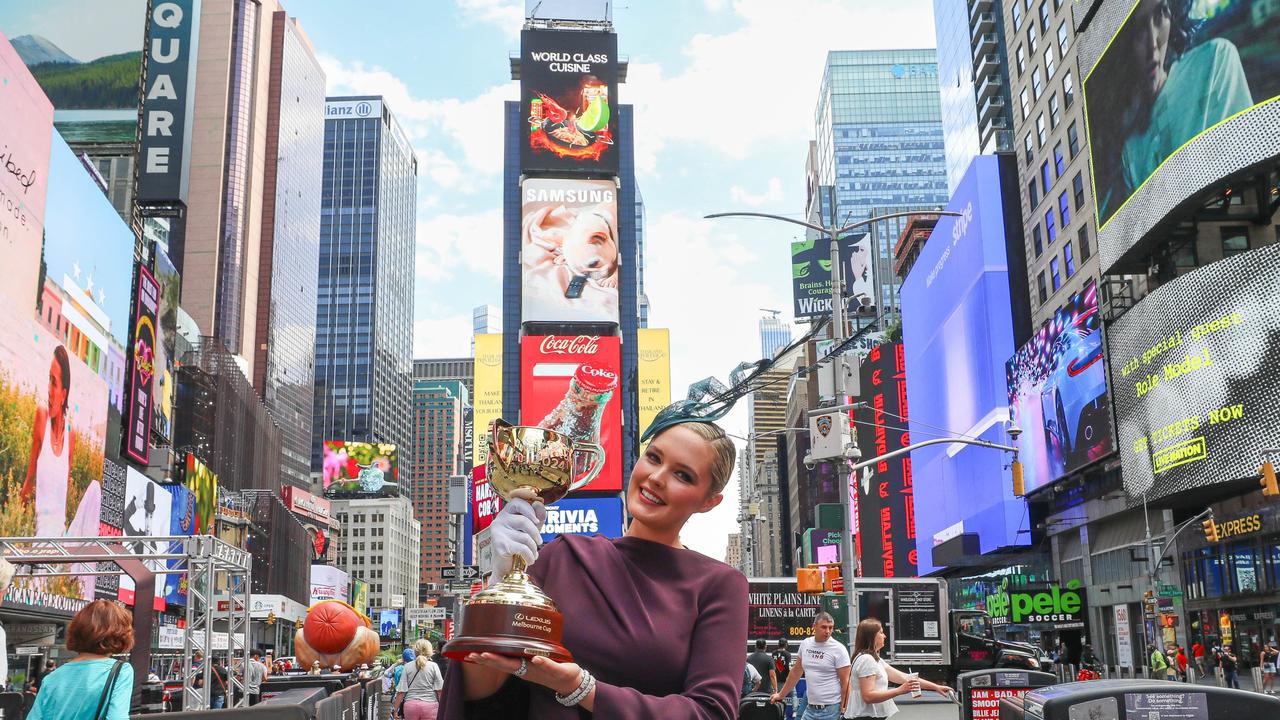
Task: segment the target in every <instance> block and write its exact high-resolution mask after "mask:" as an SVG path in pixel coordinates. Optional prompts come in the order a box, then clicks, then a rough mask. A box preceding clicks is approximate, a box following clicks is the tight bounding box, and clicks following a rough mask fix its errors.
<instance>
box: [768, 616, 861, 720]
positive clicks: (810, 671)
mask: <svg viewBox="0 0 1280 720" xmlns="http://www.w3.org/2000/svg"><path fill="white" fill-rule="evenodd" d="M835 628H836V622H835V619H834V618H832V617H831V615H830V614H828V613H825V612H820V613H818V614H817V615H816V616H815V617H814V618H813V636H812V637H807V638H805V639H804V640H801V641H800V649H799V650H797V651H796V661H795V664H794V665H792V666H791V672H790V673H789V674H788V675H787V683H786V684H785V685H783V686H782V689H781V690H779V691H778V692H775V693H774V694H773V695H772V696H771V697H770V698H769V699H770V700H771V701H772V702H782V699H783V698H785V697H786V696H787V693H789V692H791V688H793V687H795V685H796V683H797V682H799V681H800V678H802V677H803V678H805V679H806V680H808V687H809V690H808V703H807V704H806V706H805V711H804V715H803V716H802V720H835V719H836V718H838V717H840V708H841V707H842V706H843V704H844V700H845V698H846V697H848V696H849V665H850V663H849V651H848V650H846V649H845V647H844V645H842V644H840V643H839V642H837V641H835V640H834V639H832V637H831V633H832V632H834V631H835Z"/></svg>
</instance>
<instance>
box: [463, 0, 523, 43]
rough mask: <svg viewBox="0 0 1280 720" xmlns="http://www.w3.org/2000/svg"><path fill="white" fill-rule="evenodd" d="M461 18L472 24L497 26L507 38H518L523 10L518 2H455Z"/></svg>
mask: <svg viewBox="0 0 1280 720" xmlns="http://www.w3.org/2000/svg"><path fill="white" fill-rule="evenodd" d="M457 3H458V10H460V11H461V12H462V16H463V17H464V18H466V19H467V20H470V21H472V22H484V23H490V24H493V25H496V26H498V28H499V29H500V30H502V34H503V35H506V36H507V37H509V38H518V37H520V28H521V27H523V26H524V9H523V8H522V7H521V5H522V3H521V1H520V0H457Z"/></svg>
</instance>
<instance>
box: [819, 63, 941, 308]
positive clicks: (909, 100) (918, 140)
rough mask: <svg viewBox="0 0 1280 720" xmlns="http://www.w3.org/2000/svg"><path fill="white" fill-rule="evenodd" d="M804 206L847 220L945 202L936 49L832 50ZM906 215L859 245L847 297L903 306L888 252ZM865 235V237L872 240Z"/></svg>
mask: <svg viewBox="0 0 1280 720" xmlns="http://www.w3.org/2000/svg"><path fill="white" fill-rule="evenodd" d="M815 125H816V127H815V141H816V144H815V146H814V148H813V153H812V161H813V164H814V170H815V171H816V172H815V173H814V174H815V175H816V178H815V179H816V182H810V183H809V185H810V188H809V191H810V198H809V202H808V207H809V208H810V210H811V212H812V211H814V210H816V211H817V212H818V214H819V216H820V217H821V218H822V219H823V220H824V222H826V223H829V224H837V225H844V224H846V223H849V222H854V221H857V220H865V219H868V218H871V217H874V216H878V215H883V214H886V213H892V212H901V211H904V210H924V209H936V208H938V207H940V206H942V205H945V204H946V202H947V176H946V158H945V154H944V151H943V135H942V117H941V110H940V105H939V93H938V62H937V54H936V52H935V51H934V50H932V49H927V50H857V51H853V50H849V51H832V52H830V53H828V54H827V63H826V68H825V70H824V72H823V76H822V86H821V90H820V92H819V95H818V103H817V109H816V111H815ZM903 221H904V219H902V218H899V219H897V220H888V221H883V222H879V223H876V224H875V226H874V228H873V230H871V231H869V234H868V240H869V241H870V247H869V248H864V249H862V250H861V253H862V256H861V257H862V258H863V259H862V260H857V259H856V258H855V262H857V263H858V264H859V265H861V270H860V271H859V273H855V274H860V277H855V278H847V282H848V285H849V289H850V291H851V293H852V295H851V297H853V298H858V297H859V296H860V295H861V296H864V297H865V298H866V299H865V300H862V303H863V305H864V306H865V305H868V304H869V305H872V306H875V307H877V308H879V309H880V310H881V311H884V310H891V311H895V310H896V308H897V296H898V287H899V286H898V282H897V278H896V277H894V275H893V269H892V258H891V255H892V251H893V244H894V241H896V240H897V238H898V235H899V234H900V232H901V228H902V223H903ZM868 240H863V241H862V242H868Z"/></svg>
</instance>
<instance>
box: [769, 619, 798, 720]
mask: <svg viewBox="0 0 1280 720" xmlns="http://www.w3.org/2000/svg"><path fill="white" fill-rule="evenodd" d="M773 671H774V675H775V677H776V678H777V681H778V683H777V684H778V687H782V685H783V684H784V683H786V682H787V675H788V674H789V673H790V672H791V649H790V647H789V646H788V643H787V639H786V638H779V639H778V649H777V650H774V651H773ZM795 704H796V692H795V690H792V691H791V693H790V694H789V695H787V697H786V698H784V699H783V720H794V718H795Z"/></svg>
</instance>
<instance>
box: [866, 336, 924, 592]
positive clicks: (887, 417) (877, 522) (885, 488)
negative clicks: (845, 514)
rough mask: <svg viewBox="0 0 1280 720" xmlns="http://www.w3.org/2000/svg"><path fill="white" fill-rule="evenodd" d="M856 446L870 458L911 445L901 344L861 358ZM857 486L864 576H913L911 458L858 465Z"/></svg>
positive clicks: (903, 356)
mask: <svg viewBox="0 0 1280 720" xmlns="http://www.w3.org/2000/svg"><path fill="white" fill-rule="evenodd" d="M861 375H862V378H861V380H862V393H863V394H862V401H863V402H864V403H866V405H867V407H863V408H861V409H859V410H858V411H857V414H856V418H857V419H858V420H859V421H860V424H859V425H858V446H859V447H861V448H862V451H863V454H865V455H867V456H868V457H875V456H879V455H884V454H887V453H891V452H893V451H895V450H900V449H902V448H904V447H906V446H907V445H910V444H911V436H910V432H909V431H908V430H907V420H906V418H907V384H906V383H905V382H903V378H904V377H905V376H906V372H905V355H904V353H903V351H902V343H892V344H887V345H878V346H876V347H875V348H872V350H871V352H870V353H869V354H868V355H867V357H866V359H865V360H863V362H862V368H861ZM855 480H856V483H855V484H856V486H857V488H858V530H859V532H858V559H859V561H860V566H861V568H862V574H863V575H864V576H866V577H912V576H915V575H916V523H915V495H914V490H913V488H912V482H911V456H910V454H907V455H903V456H900V457H897V458H894V459H892V460H882V461H880V462H878V463H876V464H875V465H872V466H870V467H867V468H863V470H862V472H861V474H859V476H858V477H857V478H856V479H855Z"/></svg>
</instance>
